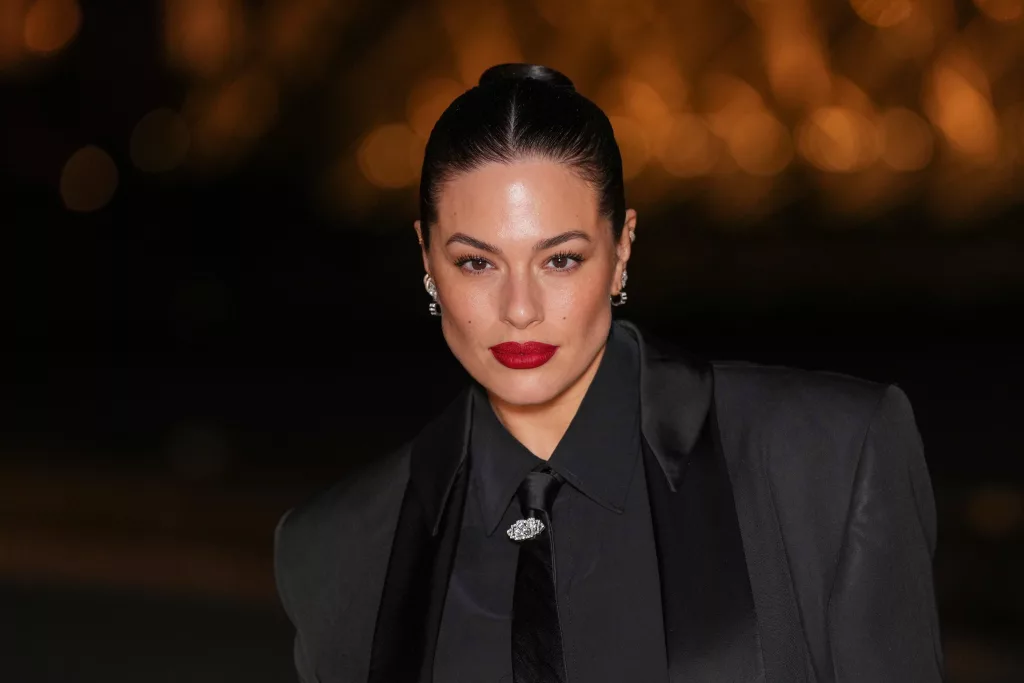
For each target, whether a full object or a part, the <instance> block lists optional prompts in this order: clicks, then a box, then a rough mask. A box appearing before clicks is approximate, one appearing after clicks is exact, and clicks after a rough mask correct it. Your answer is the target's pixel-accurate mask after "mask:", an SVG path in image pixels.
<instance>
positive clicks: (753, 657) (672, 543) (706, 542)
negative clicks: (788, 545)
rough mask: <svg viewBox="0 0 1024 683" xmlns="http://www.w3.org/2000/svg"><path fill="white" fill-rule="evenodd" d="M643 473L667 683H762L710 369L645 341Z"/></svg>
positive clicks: (641, 339)
mask: <svg viewBox="0 0 1024 683" xmlns="http://www.w3.org/2000/svg"><path fill="white" fill-rule="evenodd" d="M619 324H622V325H624V326H625V327H627V328H628V329H629V330H630V331H631V332H632V333H633V334H634V335H635V336H636V338H637V340H638V343H639V346H640V349H641V366H642V367H641V412H642V421H643V434H644V470H645V473H646V477H647V490H648V495H649V498H650V505H651V519H652V521H653V525H654V531H655V542H656V545H657V553H658V569H659V574H660V577H661V601H662V616H663V622H664V628H665V647H666V654H667V656H668V664H669V681H670V683H684V682H685V683H704V682H707V683H717V682H718V681H732V682H736V683H739V682H750V683H753V682H754V681H759V680H762V679H763V675H764V673H763V672H764V668H763V664H762V659H761V649H760V642H759V640H758V631H757V618H756V616H755V613H754V603H753V599H752V596H751V590H750V582H749V579H748V577H747V565H746V562H745V559H744V554H743V544H742V541H741V538H740V532H739V523H738V521H737V519H736V508H735V505H734V502H733V497H732V489H731V486H730V482H729V476H728V472H727V470H726V467H725V462H724V460H723V459H722V458H721V457H720V455H719V453H718V451H717V450H716V447H715V442H716V440H715V434H714V430H713V420H712V419H711V415H710V410H711V406H712V400H711V399H712V393H713V388H712V375H711V368H710V366H709V365H707V364H705V363H702V362H700V361H697V360H695V359H691V358H688V357H686V356H684V355H682V354H681V353H680V352H678V351H675V352H674V351H673V350H672V349H670V348H669V347H666V346H663V345H658V344H657V342H653V341H652V340H648V339H646V338H644V337H643V336H642V335H641V334H640V332H639V330H637V329H636V328H635V327H634V326H632V325H629V324H628V323H619Z"/></svg>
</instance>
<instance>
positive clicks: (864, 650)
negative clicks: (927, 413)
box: [828, 386, 943, 683]
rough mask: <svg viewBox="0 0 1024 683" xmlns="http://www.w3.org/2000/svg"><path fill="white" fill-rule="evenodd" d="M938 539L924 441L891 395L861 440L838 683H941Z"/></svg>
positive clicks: (841, 583)
mask: <svg viewBox="0 0 1024 683" xmlns="http://www.w3.org/2000/svg"><path fill="white" fill-rule="evenodd" d="M935 539H936V519H935V499H934V497H933V494H932V487H931V481H930V479H929V476H928V470H927V466H926V465H925V460H924V452H923V447H922V444H921V437H920V435H919V433H918V430H917V425H916V423H915V420H914V414H913V410H912V408H911V406H910V402H909V400H908V399H907V396H906V394H904V393H903V391H902V390H901V389H899V388H898V387H896V386H890V387H889V388H888V389H887V390H886V392H885V394H884V396H883V397H882V399H881V401H880V402H879V403H878V406H877V408H876V410H875V414H874V416H873V417H872V419H871V421H870V424H869V426H868V429H867V433H866V435H865V438H864V444H863V446H862V449H861V453H860V458H859V461H858V465H857V470H856V475H855V479H854V485H853V490H852V496H851V499H850V504H849V512H848V516H847V521H846V527H845V532H844V540H843V545H842V549H841V551H840V554H839V563H838V567H837V572H836V576H835V582H834V584H833V587H832V591H831V594H830V596H829V602H828V627H829V640H830V643H831V651H832V663H833V667H834V672H835V680H836V682H837V683H863V682H865V681H871V683H887V682H889V681H891V682H892V683H930V682H932V681H941V680H942V678H943V674H942V668H943V662H942V647H941V641H940V634H939V623H938V612H937V608H936V603H935V590H934V583H933V580H932V559H933V555H934V552H935Z"/></svg>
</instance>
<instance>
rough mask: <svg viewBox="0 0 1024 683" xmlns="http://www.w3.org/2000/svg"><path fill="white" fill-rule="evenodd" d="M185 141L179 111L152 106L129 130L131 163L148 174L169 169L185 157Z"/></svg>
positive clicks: (188, 140) (186, 137)
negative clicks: (130, 130)
mask: <svg viewBox="0 0 1024 683" xmlns="http://www.w3.org/2000/svg"><path fill="white" fill-rule="evenodd" d="M189 142H190V135H189V130H188V126H186V125H185V121H184V119H183V118H182V117H181V115H180V114H178V113H177V112H175V111H172V110H170V109H166V108H161V109H154V110H153V111H151V112H149V113H148V114H146V115H145V116H143V117H142V119H140V120H139V122H138V123H137V124H135V129H134V130H133V131H132V138H131V147H130V153H131V158H132V163H134V164H135V166H136V167H137V168H138V169H139V170H141V171H146V172H148V173H160V172H163V171H169V170H171V169H173V168H175V167H177V166H178V165H180V164H181V162H182V161H184V160H185V155H186V154H187V153H188V147H189Z"/></svg>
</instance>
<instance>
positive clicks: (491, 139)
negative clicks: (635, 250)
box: [420, 64, 626, 247]
mask: <svg viewBox="0 0 1024 683" xmlns="http://www.w3.org/2000/svg"><path fill="white" fill-rule="evenodd" d="M532 158H536V159H548V160H551V161H555V162H558V163H562V164H565V165H566V166H568V167H570V168H571V169H572V170H573V171H574V172H576V173H577V174H578V175H579V176H580V177H581V178H583V179H584V180H585V181H587V182H588V183H590V184H591V185H593V186H594V189H595V190H596V191H597V194H598V202H599V207H600V210H601V214H602V215H603V216H605V217H607V218H609V219H610V220H611V224H612V231H613V233H614V235H615V238H616V240H618V238H619V236H620V235H621V234H622V228H623V224H624V223H625V220H626V198H625V190H624V188H623V183H622V157H621V156H620V154H619V146H618V144H617V143H616V142H615V134H614V132H613V131H612V125H611V122H610V121H609V120H608V117H607V116H606V115H605V113H604V112H603V111H601V108H600V107H598V106H597V105H596V104H594V103H593V102H591V101H590V100H588V99H587V98H586V97H584V96H583V95H581V94H579V93H578V92H576V88H575V87H574V86H573V83H572V81H571V80H569V79H568V78H567V77H566V76H564V75H563V74H561V73H560V72H558V71H556V70H554V69H551V68H548V67H545V66H538V65H534V64H499V65H497V66H492V67H491V68H489V69H487V71H485V72H484V73H483V75H482V76H480V83H479V85H477V86H476V87H474V88H472V89H470V90H467V91H466V92H464V93H463V94H461V95H459V96H458V97H457V98H455V101H453V102H452V103H451V104H450V105H449V106H448V108H447V109H446V110H445V111H444V113H443V114H441V118H439V119H438V121H437V123H436V124H434V129H433V130H432V131H431V132H430V139H429V140H428V141H427V148H426V152H425V154H424V156H423V172H422V174H421V176H420V220H421V222H422V225H423V242H424V246H427V247H429V245H430V242H429V239H430V228H431V227H432V226H433V225H434V224H435V223H436V222H437V200H438V197H439V196H440V193H441V189H442V187H443V186H444V184H445V183H446V182H447V181H449V180H451V179H452V178H454V177H455V176H457V175H458V174H460V173H465V172H467V171H472V170H474V169H476V168H479V167H480V166H483V165H484V164H487V163H492V162H497V163H504V164H508V163H513V162H515V161H519V160H523V159H532Z"/></svg>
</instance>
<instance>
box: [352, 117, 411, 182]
mask: <svg viewBox="0 0 1024 683" xmlns="http://www.w3.org/2000/svg"><path fill="white" fill-rule="evenodd" d="M423 146H424V141H423V140H422V139H421V138H420V137H419V136H417V135H416V132H415V131H414V130H413V129H412V128H410V127H409V126H407V125H405V124H404V123H389V124H385V125H383V126H378V127H377V128H375V129H374V130H373V131H372V132H371V133H370V134H369V135H367V136H366V138H365V139H364V140H363V142H362V144H360V145H359V151H358V152H357V158H358V160H359V169H360V170H361V171H362V172H363V175H364V176H366V179H367V180H369V181H370V182H371V183H373V184H374V185H376V186H377V187H381V188H387V189H396V188H400V187H408V186H411V185H414V184H415V182H416V180H417V178H418V177H419V172H420V165H421V163H422V161H423Z"/></svg>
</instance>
